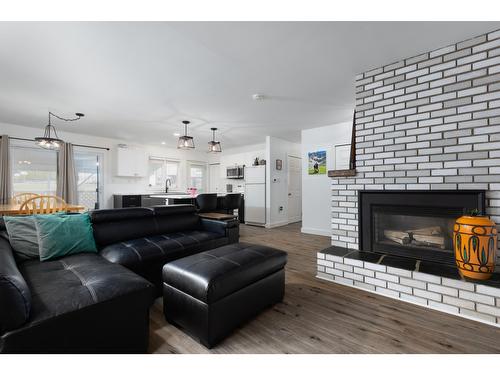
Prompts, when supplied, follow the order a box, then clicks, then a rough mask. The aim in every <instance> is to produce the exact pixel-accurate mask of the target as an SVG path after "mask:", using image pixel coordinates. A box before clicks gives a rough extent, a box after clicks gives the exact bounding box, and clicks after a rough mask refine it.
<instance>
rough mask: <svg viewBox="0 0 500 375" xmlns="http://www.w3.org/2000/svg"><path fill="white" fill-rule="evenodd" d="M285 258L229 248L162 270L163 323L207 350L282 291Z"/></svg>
mask: <svg viewBox="0 0 500 375" xmlns="http://www.w3.org/2000/svg"><path fill="white" fill-rule="evenodd" d="M286 261H287V253H285V252H284V251H281V250H276V249H273V248H271V247H267V246H260V245H251V244H246V243H235V244H231V245H227V246H223V247H219V248H217V249H214V250H209V251H205V252H203V253H199V254H195V255H192V256H188V257H186V258H182V259H179V260H176V261H173V262H171V263H167V264H166V265H165V266H164V267H163V311H164V313H165V318H166V319H167V321H168V322H169V323H172V324H174V325H176V326H178V327H180V328H181V329H183V330H184V331H185V332H186V333H188V334H189V335H190V336H192V337H194V338H195V339H197V340H199V341H200V342H201V343H202V344H203V345H205V346H206V347H208V348H211V347H213V346H214V345H216V344H217V343H218V342H219V341H221V340H222V339H223V338H225V337H226V336H227V335H228V334H229V333H230V332H231V331H233V330H234V329H235V328H236V327H238V326H239V325H241V324H242V323H243V322H245V321H247V320H248V319H249V318H251V317H253V316H255V315H257V314H258V313H259V312H260V311H262V310H263V309H265V308H267V307H269V306H272V305H274V304H275V303H277V302H280V301H281V300H282V299H283V295H284V292H285V270H284V267H285V264H286Z"/></svg>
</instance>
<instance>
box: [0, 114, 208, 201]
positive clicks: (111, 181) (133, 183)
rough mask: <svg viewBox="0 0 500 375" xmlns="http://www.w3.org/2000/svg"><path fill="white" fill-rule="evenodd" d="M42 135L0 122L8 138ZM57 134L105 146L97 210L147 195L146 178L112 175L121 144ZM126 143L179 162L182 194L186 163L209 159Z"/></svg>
mask: <svg viewBox="0 0 500 375" xmlns="http://www.w3.org/2000/svg"><path fill="white" fill-rule="evenodd" d="M42 133H43V129H42V128H40V129H35V128H31V127H26V126H19V125H12V124H5V123H0V134H7V135H9V136H11V137H21V138H34V137H36V136H39V135H40V134H42ZM58 135H59V137H60V138H61V139H63V140H65V141H67V142H71V143H78V144H85V145H90V146H99V147H108V148H110V151H103V155H104V158H103V176H104V192H103V205H102V207H101V208H112V207H113V194H118V193H121V194H129V193H137V194H147V193H149V192H151V191H152V190H151V188H149V186H148V184H149V181H148V178H146V177H142V178H141V177H138V178H128V177H117V176H115V173H116V172H115V171H116V165H115V150H116V147H117V145H118V144H120V143H125V142H124V141H122V140H119V139H113V138H103V137H94V136H90V135H84V134H77V133H69V132H62V131H61V132H59V131H58ZM127 144H129V145H131V146H137V147H140V148H142V149H144V150H145V152H146V154H147V156H148V157H149V156H160V157H167V158H173V159H178V160H180V171H179V188H178V189H177V190H182V191H185V190H186V188H187V164H188V161H201V162H206V163H208V160H209V156H208V154H207V153H206V152H200V151H196V150H178V149H176V148H169V147H165V146H158V147H156V146H149V145H140V144H131V143H128V142H127Z"/></svg>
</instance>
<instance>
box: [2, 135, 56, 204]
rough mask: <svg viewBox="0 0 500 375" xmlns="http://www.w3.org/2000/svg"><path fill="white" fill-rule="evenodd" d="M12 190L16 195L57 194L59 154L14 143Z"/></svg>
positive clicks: (12, 151) (12, 150) (11, 149)
mask: <svg viewBox="0 0 500 375" xmlns="http://www.w3.org/2000/svg"><path fill="white" fill-rule="evenodd" d="M10 151H11V158H12V188H13V193H14V194H19V193H36V194H41V195H46V194H49V195H54V194H56V184H57V152H56V151H53V150H44V149H42V148H38V147H35V146H32V145H25V144H22V143H21V142H12V146H11V148H10Z"/></svg>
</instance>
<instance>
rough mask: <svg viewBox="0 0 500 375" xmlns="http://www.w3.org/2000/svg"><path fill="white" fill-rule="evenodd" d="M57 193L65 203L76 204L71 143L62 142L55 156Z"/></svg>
mask: <svg viewBox="0 0 500 375" xmlns="http://www.w3.org/2000/svg"><path fill="white" fill-rule="evenodd" d="M57 195H58V196H59V197H61V198H62V199H64V200H65V201H66V203H70V204H78V191H77V185H76V168H75V156H74V153H73V145H72V144H71V143H64V145H63V146H62V147H61V149H60V150H59V154H58V158H57Z"/></svg>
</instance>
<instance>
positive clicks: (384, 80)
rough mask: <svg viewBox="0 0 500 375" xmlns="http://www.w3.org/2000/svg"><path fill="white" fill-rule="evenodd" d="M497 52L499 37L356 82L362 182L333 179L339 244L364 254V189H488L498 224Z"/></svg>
mask: <svg viewBox="0 0 500 375" xmlns="http://www.w3.org/2000/svg"><path fill="white" fill-rule="evenodd" d="M499 53H500V32H499V31H495V32H492V33H489V34H486V35H481V36H479V37H476V38H473V39H470V40H466V41H463V42H458V43H456V44H454V45H451V46H446V47H444V48H441V49H439V50H436V51H431V52H428V53H424V54H421V55H418V56H415V57H411V58H408V59H405V60H402V61H399V62H396V63H393V64H390V65H387V66H385V67H382V68H378V69H374V70H370V71H369V72H366V73H362V74H358V75H357V76H356V119H355V126H356V167H357V175H356V176H355V177H353V178H352V177H350V178H333V179H332V200H331V204H332V244H333V245H337V246H342V247H347V248H351V249H358V244H359V240H358V222H357V220H358V207H357V206H358V202H357V191H358V190H363V189H366V190H380V189H402V190H413V189H425V190H429V189H430V190H438V189H485V190H487V191H488V194H487V202H486V205H487V210H486V213H487V214H488V215H490V216H491V217H492V219H493V220H494V221H495V222H497V223H499V224H500V167H499V166H500V126H499V124H500V74H499V73H500V56H498V54H499ZM499 243H500V241H499ZM499 255H500V251H499Z"/></svg>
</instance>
